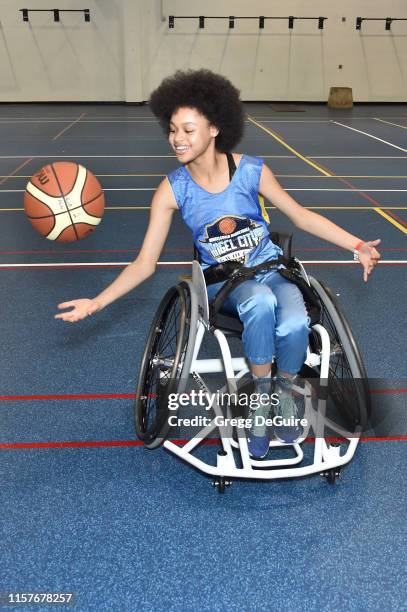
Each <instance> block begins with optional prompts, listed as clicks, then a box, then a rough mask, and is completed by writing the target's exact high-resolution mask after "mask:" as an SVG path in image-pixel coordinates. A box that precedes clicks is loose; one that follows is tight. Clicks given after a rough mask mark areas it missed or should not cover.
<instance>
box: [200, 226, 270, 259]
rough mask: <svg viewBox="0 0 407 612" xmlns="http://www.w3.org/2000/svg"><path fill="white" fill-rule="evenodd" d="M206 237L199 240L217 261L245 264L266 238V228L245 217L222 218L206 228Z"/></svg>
mask: <svg viewBox="0 0 407 612" xmlns="http://www.w3.org/2000/svg"><path fill="white" fill-rule="evenodd" d="M205 230H206V237H205V239H204V240H199V242H200V243H201V244H204V245H205V246H206V248H207V249H208V251H209V253H210V254H211V256H212V257H213V259H215V260H216V261H219V262H222V261H230V260H233V261H240V262H242V263H245V262H246V261H247V258H248V256H249V254H250V252H251V251H252V250H253V249H254V248H255V247H256V246H257V245H258V244H259V243H260V242H261V240H262V238H263V237H264V228H263V226H262V225H260V224H259V223H256V222H255V221H253V220H252V219H246V218H245V217H236V216H233V217H232V216H225V217H220V218H219V219H217V220H216V221H215V222H214V223H212V224H211V225H207V226H205Z"/></svg>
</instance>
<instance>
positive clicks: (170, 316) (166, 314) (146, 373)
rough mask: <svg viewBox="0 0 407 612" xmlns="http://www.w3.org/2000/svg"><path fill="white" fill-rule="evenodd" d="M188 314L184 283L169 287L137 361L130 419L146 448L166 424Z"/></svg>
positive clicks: (162, 435) (155, 442) (184, 346)
mask: <svg viewBox="0 0 407 612" xmlns="http://www.w3.org/2000/svg"><path fill="white" fill-rule="evenodd" d="M190 317H191V300H190V291H189V287H188V285H187V283H180V284H179V285H176V286H174V287H171V288H170V289H169V290H168V291H167V293H166V294H165V296H164V297H163V299H162V300H161V303H160V305H159V307H158V310H157V312H156V315H155V317H154V319H153V322H152V324H151V327H150V331H149V333H148V337H147V343H146V347H145V349H144V353H143V357H142V360H141V366H140V373H139V378H138V382H137V388H136V400H135V404H134V419H135V427H136V433H137V436H138V437H139V438H140V439H141V440H143V442H144V445H145V446H146V447H147V448H150V449H153V448H157V447H158V446H160V445H161V444H162V443H163V441H164V440H165V438H166V436H167V435H168V432H169V430H170V426H169V424H168V416H169V409H168V396H169V395H170V394H171V393H175V392H177V389H178V382H179V379H180V378H181V374H182V369H183V364H184V357H185V353H186V349H187V345H188V338H189V328H190Z"/></svg>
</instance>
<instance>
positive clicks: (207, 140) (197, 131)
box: [168, 107, 219, 164]
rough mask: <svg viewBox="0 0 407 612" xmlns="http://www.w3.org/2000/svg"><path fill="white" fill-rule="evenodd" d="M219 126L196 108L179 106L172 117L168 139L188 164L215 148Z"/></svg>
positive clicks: (180, 159)
mask: <svg viewBox="0 0 407 612" xmlns="http://www.w3.org/2000/svg"><path fill="white" fill-rule="evenodd" d="M218 134H219V130H218V128H216V127H215V126H214V125H211V124H210V123H209V121H208V119H207V118H206V117H205V116H204V115H202V114H201V113H200V112H199V111H198V110H197V109H195V108H187V107H182V108H178V109H177V110H176V111H175V113H174V114H173V115H172V117H171V121H170V131H169V135H168V140H169V142H170V145H171V146H172V148H173V149H174V151H175V154H176V156H177V158H178V159H179V161H180V162H182V163H183V164H187V163H189V162H191V161H194V160H195V159H196V158H197V157H199V156H201V155H203V154H204V153H205V152H206V151H208V150H209V149H210V148H211V147H213V149H214V148H215V138H216V136H217V135H218Z"/></svg>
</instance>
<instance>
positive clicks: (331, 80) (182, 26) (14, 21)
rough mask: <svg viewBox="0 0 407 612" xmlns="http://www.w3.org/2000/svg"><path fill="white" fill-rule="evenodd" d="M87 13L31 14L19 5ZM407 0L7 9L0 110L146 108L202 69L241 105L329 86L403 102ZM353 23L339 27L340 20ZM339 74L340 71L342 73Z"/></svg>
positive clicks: (309, 95) (71, 2)
mask: <svg viewBox="0 0 407 612" xmlns="http://www.w3.org/2000/svg"><path fill="white" fill-rule="evenodd" d="M58 7H59V8H61V9H63V8H64V9H67V8H69V9H84V8H89V9H90V14H91V21H90V23H86V22H85V21H84V17H83V13H61V14H60V15H61V21H60V23H54V21H53V13H51V12H49V13H47V12H44V13H29V22H28V23H26V22H23V20H22V14H21V12H20V11H19V9H20V8H29V9H30V8H58ZM199 14H204V15H207V16H209V15H211V16H223V15H230V14H233V15H235V16H239V15H246V16H247V15H251V16H256V17H258V16H260V15H265V16H284V17H285V16H288V15H294V16H301V17H307V16H309V17H319V16H323V17H328V19H327V21H325V23H324V29H323V30H319V29H318V24H317V21H308V20H307V21H298V20H297V21H295V23H294V28H293V29H292V30H289V29H288V23H287V21H286V20H279V21H268V20H266V22H265V27H264V29H263V30H260V29H259V26H258V21H257V20H246V21H243V20H236V21H235V28H234V29H233V30H230V29H229V27H228V20H227V19H225V20H210V19H207V20H206V22H205V28H204V29H203V30H200V29H199V26H198V20H197V19H194V20H182V19H179V20H177V19H176V20H175V27H174V29H169V28H168V16H169V15H199ZM358 16H360V17H383V18H385V17H406V18H407V5H406V2H405V0H387V1H386V3H383V1H382V0H341V2H340V3H336V2H334V0H313V1H312V2H311V1H310V0H278V1H273V2H270V0H251V1H250V2H249V1H248V0H223V1H222V0H221V1H219V0H205V1H202V0H200V2H198V1H197V0H196V1H195V0H53V2H51V3H50V1H49V0H21V3H20V2H17V1H16V0H0V101H30V100H35V101H47V100H51V101H75V100H78V101H94V100H96V101H97V100H100V101H128V102H140V101H143V100H147V99H148V97H149V94H150V92H151V90H152V89H153V88H154V87H155V86H156V85H157V84H158V83H159V82H160V81H161V79H162V78H163V77H164V76H167V75H169V74H171V73H173V72H174V71H175V70H176V69H179V68H183V69H185V68H188V67H190V68H199V67H203V66H204V67H207V68H210V69H212V70H214V71H218V72H221V73H222V74H225V75H226V76H228V77H229V78H231V79H232V81H233V82H234V83H235V84H236V85H237V87H239V89H240V90H241V93H242V98H243V99H244V100H247V101H249V100H291V101H295V100H304V101H307V100H308V101H325V100H326V99H327V97H328V93H329V88H330V87H331V86H348V87H352V89H353V95H354V99H355V100H356V101H369V102H375V101H376V102H379V101H394V102H404V101H406V100H407V21H404V22H403V21H398V22H393V23H392V26H391V30H390V31H385V24H384V21H377V22H363V24H362V30H361V31H357V30H356V28H355V22H356V17H358ZM343 17H344V18H346V20H345V21H342V18H343ZM340 65H341V66H342V68H340V67H339V66H340Z"/></svg>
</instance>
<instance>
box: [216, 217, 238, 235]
mask: <svg viewBox="0 0 407 612" xmlns="http://www.w3.org/2000/svg"><path fill="white" fill-rule="evenodd" d="M218 227H219V230H220V231H221V232H222V234H231V233H232V232H234V231H235V229H236V221H235V220H234V219H230V217H225V218H224V219H222V221H220V222H219V226H218Z"/></svg>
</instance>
